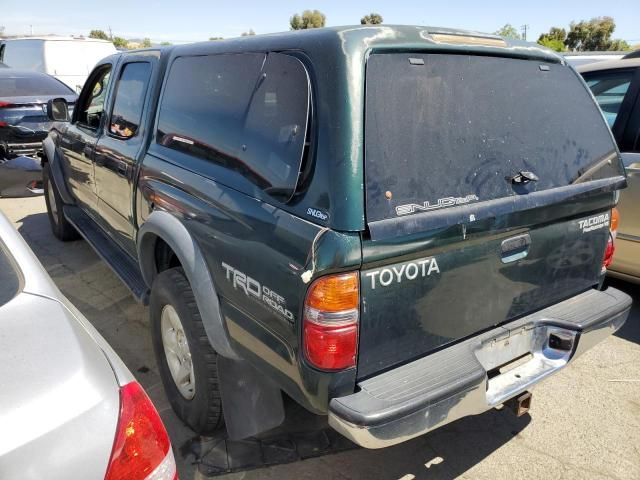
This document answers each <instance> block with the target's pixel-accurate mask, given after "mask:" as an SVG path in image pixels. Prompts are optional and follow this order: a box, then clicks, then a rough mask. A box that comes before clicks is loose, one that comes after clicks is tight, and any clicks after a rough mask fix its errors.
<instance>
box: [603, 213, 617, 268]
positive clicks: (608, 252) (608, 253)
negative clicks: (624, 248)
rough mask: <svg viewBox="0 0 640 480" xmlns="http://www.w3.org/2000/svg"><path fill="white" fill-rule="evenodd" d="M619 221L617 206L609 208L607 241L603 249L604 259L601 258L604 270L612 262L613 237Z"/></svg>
mask: <svg viewBox="0 0 640 480" xmlns="http://www.w3.org/2000/svg"><path fill="white" fill-rule="evenodd" d="M619 223H620V213H619V212H618V209H617V208H613V209H612V210H611V221H610V223H609V241H608V242H607V247H606V248H605V250H604V259H603V260H602V269H603V270H606V269H607V268H609V265H611V262H613V254H614V253H615V251H616V246H615V243H614V241H615V239H616V235H617V233H618V224H619Z"/></svg>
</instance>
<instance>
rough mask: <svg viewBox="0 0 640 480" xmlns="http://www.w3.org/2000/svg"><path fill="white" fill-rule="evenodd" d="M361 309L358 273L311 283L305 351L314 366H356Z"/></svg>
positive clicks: (324, 278) (304, 330) (344, 274)
mask: <svg viewBox="0 0 640 480" xmlns="http://www.w3.org/2000/svg"><path fill="white" fill-rule="evenodd" d="M359 308H360V288H359V278H358V274H357V272H350V273H340V274H336V275H327V276H326V277H321V278H319V279H318V280H316V281H315V282H313V283H312V284H311V286H310V287H309V291H308V292H307V298H306V300H305V306H304V322H303V346H304V352H305V355H306V358H307V360H308V361H309V363H311V365H313V366H315V367H317V368H320V369H322V370H342V369H345V368H349V367H354V366H355V365H356V355H357V353H358V315H359Z"/></svg>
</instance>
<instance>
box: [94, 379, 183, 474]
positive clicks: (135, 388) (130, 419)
mask: <svg viewBox="0 0 640 480" xmlns="http://www.w3.org/2000/svg"><path fill="white" fill-rule="evenodd" d="M121 479H122V480H124V479H127V480H177V479H178V474H177V471H176V462H175V459H174V458H173V451H172V450H171V442H170V440H169V435H167V431H166V430H165V428H164V424H163V423H162V420H161V419H160V415H158V412H157V411H156V409H155V407H154V406H153V403H151V400H149V397H147V394H146V393H145V392H144V390H143V389H142V387H141V386H140V385H139V384H138V383H137V382H131V383H128V384H127V385H125V386H124V387H122V388H121V389H120V417H119V418H118V428H117V430H116V438H115V442H114V444H113V451H112V452H111V459H110V460H109V466H108V468H107V474H106V476H105V480H121Z"/></svg>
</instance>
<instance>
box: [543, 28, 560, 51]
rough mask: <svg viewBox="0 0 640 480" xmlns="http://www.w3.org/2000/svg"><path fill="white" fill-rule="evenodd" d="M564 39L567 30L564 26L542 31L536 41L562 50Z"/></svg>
mask: <svg viewBox="0 0 640 480" xmlns="http://www.w3.org/2000/svg"><path fill="white" fill-rule="evenodd" d="M566 39H567V31H566V30H565V29H564V28H559V27H551V28H550V29H549V32H548V33H543V34H541V35H540V36H539V37H538V43H539V44H540V45H542V46H544V47H547V48H550V49H551V50H555V51H556V52H564V51H565V50H566V47H565V45H564V42H565V40H566Z"/></svg>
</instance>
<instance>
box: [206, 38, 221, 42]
mask: <svg viewBox="0 0 640 480" xmlns="http://www.w3.org/2000/svg"><path fill="white" fill-rule="evenodd" d="M214 40H224V38H223V37H209V41H210V42H212V41H214Z"/></svg>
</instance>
